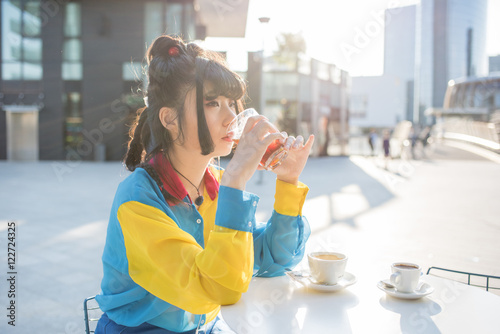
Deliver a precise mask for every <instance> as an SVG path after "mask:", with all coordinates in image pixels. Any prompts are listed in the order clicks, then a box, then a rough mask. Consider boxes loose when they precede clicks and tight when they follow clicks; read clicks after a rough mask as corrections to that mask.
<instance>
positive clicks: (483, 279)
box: [427, 267, 500, 294]
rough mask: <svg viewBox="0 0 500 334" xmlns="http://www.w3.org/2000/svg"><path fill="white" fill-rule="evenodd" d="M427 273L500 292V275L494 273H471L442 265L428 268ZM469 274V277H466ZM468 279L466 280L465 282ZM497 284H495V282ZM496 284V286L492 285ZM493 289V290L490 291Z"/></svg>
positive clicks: (496, 292)
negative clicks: (441, 266)
mask: <svg viewBox="0 0 500 334" xmlns="http://www.w3.org/2000/svg"><path fill="white" fill-rule="evenodd" d="M435 272H438V273H439V272H444V273H442V274H440V275H436V274H435ZM427 275H434V276H438V277H444V278H449V279H453V280H455V281H458V282H462V283H466V284H467V285H471V286H476V287H479V288H483V289H485V290H486V291H488V292H492V293H495V294H500V277H499V276H492V275H484V274H475V273H469V272H465V271H458V270H452V269H446V268H440V267H430V268H429V269H427ZM465 276H467V279H465ZM465 281H466V282H465ZM495 282H496V284H493V283H495ZM492 285H495V286H492ZM490 289H491V290H493V291H490Z"/></svg>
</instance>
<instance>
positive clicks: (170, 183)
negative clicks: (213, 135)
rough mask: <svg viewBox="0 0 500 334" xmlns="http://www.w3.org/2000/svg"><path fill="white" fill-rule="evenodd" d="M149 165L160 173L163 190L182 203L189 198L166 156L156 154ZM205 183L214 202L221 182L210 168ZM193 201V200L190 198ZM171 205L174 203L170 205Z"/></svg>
mask: <svg viewBox="0 0 500 334" xmlns="http://www.w3.org/2000/svg"><path fill="white" fill-rule="evenodd" d="M149 163H150V164H151V166H153V168H154V169H155V170H156V172H157V173H158V175H159V177H160V180H161V182H162V184H163V188H164V189H165V190H166V191H167V192H168V193H169V194H171V195H172V196H174V197H175V198H177V199H178V200H180V201H182V200H183V199H184V198H186V196H189V194H188V192H187V190H186V188H185V187H184V185H183V184H182V182H181V180H180V178H179V176H178V175H177V173H176V172H175V170H174V168H173V167H172V165H171V164H170V161H168V159H167V158H166V157H165V155H164V154H162V153H158V154H156V155H155V156H154V157H153V158H152V159H151V160H150V161H149ZM203 181H204V183H205V191H206V193H207V194H208V196H210V199H211V200H212V201H213V200H214V199H215V198H216V197H217V193H218V192H219V182H218V181H217V179H216V178H215V176H214V174H213V172H212V171H211V170H210V168H209V167H207V169H206V170H205V175H204V178H203ZM190 199H191V198H190ZM168 204H170V205H172V204H174V203H168Z"/></svg>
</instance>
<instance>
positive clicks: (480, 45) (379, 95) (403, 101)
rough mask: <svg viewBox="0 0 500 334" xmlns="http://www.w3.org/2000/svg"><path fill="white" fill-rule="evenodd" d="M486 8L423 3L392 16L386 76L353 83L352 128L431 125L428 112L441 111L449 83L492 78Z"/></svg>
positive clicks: (453, 0)
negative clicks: (405, 122)
mask: <svg viewBox="0 0 500 334" xmlns="http://www.w3.org/2000/svg"><path fill="white" fill-rule="evenodd" d="M486 7H487V1H486V0H479V1H465V0H422V1H421V2H420V3H418V4H417V5H414V6H408V7H401V8H397V10H394V9H390V10H387V11H386V17H385V35H384V37H385V45H384V74H383V75H382V76H378V77H354V78H353V81H352V82H353V85H352V100H351V101H353V102H355V103H356V105H357V107H353V108H351V110H354V111H356V110H357V112H356V114H357V115H353V117H352V121H351V124H352V125H354V126H359V127H373V126H375V127H380V126H393V125H395V124H396V123H397V122H398V121H400V120H405V119H406V120H409V121H412V122H414V123H420V124H425V123H429V122H431V121H432V120H428V119H426V116H425V114H426V110H428V109H429V108H430V109H432V108H440V107H442V105H443V100H444V96H445V92H446V88H447V84H448V81H449V80H452V79H456V78H460V77H467V76H482V75H485V74H487V66H488V64H487V60H488V58H487V56H486ZM388 12H389V14H388ZM359 108H364V110H361V109H359Z"/></svg>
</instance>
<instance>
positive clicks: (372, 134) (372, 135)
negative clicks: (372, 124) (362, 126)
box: [368, 129, 378, 155]
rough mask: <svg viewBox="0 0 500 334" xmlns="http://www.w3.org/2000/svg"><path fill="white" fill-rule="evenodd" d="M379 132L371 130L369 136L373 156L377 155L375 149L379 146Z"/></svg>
mask: <svg viewBox="0 0 500 334" xmlns="http://www.w3.org/2000/svg"><path fill="white" fill-rule="evenodd" d="M377 139H378V136H377V132H375V130H374V129H371V130H370V134H369V135H368V144H369V145H370V150H371V155H375V147H376V146H377Z"/></svg>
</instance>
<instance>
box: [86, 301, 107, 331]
mask: <svg viewBox="0 0 500 334" xmlns="http://www.w3.org/2000/svg"><path fill="white" fill-rule="evenodd" d="M101 314H102V311H101V309H100V308H99V304H97V302H96V300H95V296H92V297H88V298H85V300H84V301H83V315H84V317H85V333H86V334H90V333H94V332H95V327H96V326H97V321H99V318H100V317H101Z"/></svg>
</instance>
